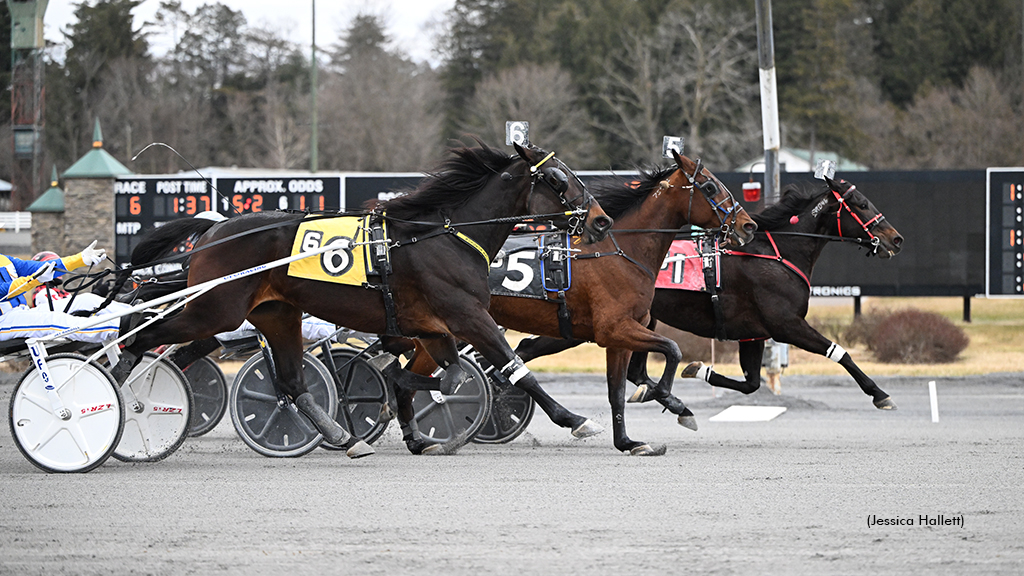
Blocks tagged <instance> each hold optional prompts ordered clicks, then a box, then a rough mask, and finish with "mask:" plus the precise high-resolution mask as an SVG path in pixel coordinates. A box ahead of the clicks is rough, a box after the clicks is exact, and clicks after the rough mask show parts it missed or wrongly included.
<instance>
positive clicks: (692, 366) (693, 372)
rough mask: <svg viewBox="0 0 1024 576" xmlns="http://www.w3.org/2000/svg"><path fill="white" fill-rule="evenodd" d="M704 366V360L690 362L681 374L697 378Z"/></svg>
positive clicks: (682, 376) (684, 376)
mask: <svg viewBox="0 0 1024 576" xmlns="http://www.w3.org/2000/svg"><path fill="white" fill-rule="evenodd" d="M703 367H704V363H703V362H700V361H695V362H690V363H689V364H687V365H686V368H683V372H682V374H680V375H679V376H680V377H681V378H696V377H697V372H698V371H699V370H700V369H701V368H703ZM694 430H696V428H694Z"/></svg>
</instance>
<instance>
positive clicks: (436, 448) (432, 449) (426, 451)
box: [420, 444, 444, 456]
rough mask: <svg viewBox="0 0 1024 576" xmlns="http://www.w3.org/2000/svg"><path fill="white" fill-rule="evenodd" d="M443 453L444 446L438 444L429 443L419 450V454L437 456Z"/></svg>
mask: <svg viewBox="0 0 1024 576" xmlns="http://www.w3.org/2000/svg"><path fill="white" fill-rule="evenodd" d="M440 454H444V446H441V445H440V444H431V445H430V446H427V447H425V448H423V450H420V456H438V455H440Z"/></svg>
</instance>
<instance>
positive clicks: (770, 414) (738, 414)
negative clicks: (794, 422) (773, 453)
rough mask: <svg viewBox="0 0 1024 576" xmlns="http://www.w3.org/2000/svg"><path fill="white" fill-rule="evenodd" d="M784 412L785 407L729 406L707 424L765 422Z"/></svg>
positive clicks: (709, 419)
mask: <svg viewBox="0 0 1024 576" xmlns="http://www.w3.org/2000/svg"><path fill="white" fill-rule="evenodd" d="M785 411H786V407H785V406H739V405H736V406H729V407H728V408H726V409H725V410H722V411H721V412H719V413H718V414H715V415H714V416H712V417H711V418H708V421H709V422H767V421H769V420H773V419H774V418H775V417H776V416H778V415H779V414H782V413H783V412H785Z"/></svg>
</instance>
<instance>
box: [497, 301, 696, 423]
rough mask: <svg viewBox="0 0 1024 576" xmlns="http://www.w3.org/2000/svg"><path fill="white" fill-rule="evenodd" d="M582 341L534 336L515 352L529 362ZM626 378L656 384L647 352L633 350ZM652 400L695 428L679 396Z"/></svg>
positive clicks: (639, 382) (636, 381)
mask: <svg viewBox="0 0 1024 576" xmlns="http://www.w3.org/2000/svg"><path fill="white" fill-rule="evenodd" d="M656 323H657V321H655V320H651V323H650V324H649V325H648V329H652V328H653V327H654V325H655V324H656ZM584 342H585V340H564V339H562V338H552V337H550V336H534V337H532V338H524V339H523V340H522V341H520V342H519V346H516V354H518V355H519V357H520V358H522V359H523V362H529V361H531V360H534V359H537V358H540V357H541V356H548V355H551V354H557V353H558V352H562V351H565V350H568V349H570V348H574V347H576V346H579V345H580V344H583V343H584ZM626 379H627V380H629V381H630V382H633V383H634V384H637V385H640V384H647V385H649V386H655V385H656V384H655V382H654V380H651V379H650V377H648V376H647V352H633V356H632V358H631V359H630V361H629V368H628V369H627V371H626ZM654 400H655V401H656V402H657V403H658V404H661V405H662V406H664V407H665V409H666V410H668V411H669V412H671V413H672V414H675V415H676V417H677V418H676V421H677V422H679V425H680V426H683V427H685V428H689V429H690V430H696V429H697V420H696V418H694V416H693V412H691V411H690V409H689V408H687V407H686V405H685V404H683V402H682V401H681V400H680V399H679V398H676V397H675V396H673V395H671V394H669V395H668V396H665V397H664V398H655V399H654Z"/></svg>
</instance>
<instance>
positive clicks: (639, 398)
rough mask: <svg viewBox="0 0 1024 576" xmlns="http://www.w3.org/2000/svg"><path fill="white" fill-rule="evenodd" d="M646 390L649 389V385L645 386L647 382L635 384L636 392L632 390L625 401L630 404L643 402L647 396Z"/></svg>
mask: <svg viewBox="0 0 1024 576" xmlns="http://www.w3.org/2000/svg"><path fill="white" fill-rule="evenodd" d="M648 390H650V387H649V386H647V384H641V385H639V386H637V387H636V392H633V395H632V396H630V397H629V400H626V402H629V403H630V404H635V403H637V402H643V401H644V400H645V399H646V398H647V391H648Z"/></svg>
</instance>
